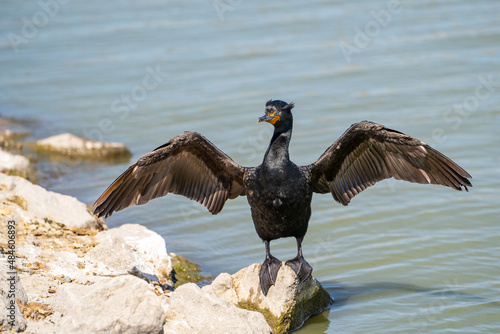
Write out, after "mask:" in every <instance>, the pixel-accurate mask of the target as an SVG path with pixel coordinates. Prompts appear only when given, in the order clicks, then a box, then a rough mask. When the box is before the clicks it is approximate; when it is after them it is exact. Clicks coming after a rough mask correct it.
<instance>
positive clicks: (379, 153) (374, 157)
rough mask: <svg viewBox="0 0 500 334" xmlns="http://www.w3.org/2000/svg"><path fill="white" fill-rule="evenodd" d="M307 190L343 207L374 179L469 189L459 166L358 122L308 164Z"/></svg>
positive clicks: (391, 133)
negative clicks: (309, 183) (309, 180)
mask: <svg viewBox="0 0 500 334" xmlns="http://www.w3.org/2000/svg"><path fill="white" fill-rule="evenodd" d="M307 167H308V168H310V170H311V176H312V182H313V185H312V186H313V190H314V192H317V193H322V194H324V193H327V192H330V193H332V195H333V198H334V199H335V200H336V201H338V202H340V203H342V204H343V205H347V204H349V202H350V201H351V198H353V197H354V196H356V195H357V194H359V193H360V192H362V191H363V190H365V189H366V188H368V187H369V186H372V185H374V184H375V183H376V182H378V181H381V180H384V179H388V178H390V177H394V178H395V179H398V180H405V181H409V182H415V183H421V184H440V185H443V186H448V187H451V188H453V189H456V190H462V187H464V188H465V190H467V187H472V184H471V183H470V182H469V180H468V179H469V178H471V176H470V175H469V174H468V173H467V172H466V171H465V170H463V169H462V168H461V167H460V166H458V165H457V164H456V163H454V162H453V161H452V160H451V159H449V158H447V157H446V156H444V155H443V154H441V153H440V152H438V151H436V150H435V149H433V148H432V147H430V146H428V145H427V144H425V143H424V142H422V141H420V140H418V139H417V138H414V137H410V136H407V135H405V134H403V133H401V132H398V131H395V130H391V129H388V128H386V127H384V126H383V125H380V124H376V123H372V122H368V121H363V122H359V123H356V124H353V125H352V126H351V127H350V128H349V129H348V130H347V131H346V132H345V133H344V134H343V135H342V136H341V137H340V138H339V139H338V140H337V141H336V142H335V143H334V144H333V145H332V146H330V147H329V148H328V149H327V150H326V151H325V153H323V155H321V156H320V157H319V159H318V160H317V161H316V162H314V163H313V164H311V165H309V166H307Z"/></svg>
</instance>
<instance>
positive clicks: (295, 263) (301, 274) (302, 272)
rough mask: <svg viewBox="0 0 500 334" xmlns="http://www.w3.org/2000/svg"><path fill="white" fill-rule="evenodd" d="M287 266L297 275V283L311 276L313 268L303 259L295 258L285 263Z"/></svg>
mask: <svg viewBox="0 0 500 334" xmlns="http://www.w3.org/2000/svg"><path fill="white" fill-rule="evenodd" d="M285 264H286V265H287V266H289V267H290V268H292V270H293V271H294V272H295V273H296V274H297V276H298V278H299V282H300V283H302V282H304V281H305V280H306V279H308V278H309V276H311V273H312V271H313V268H312V267H311V265H310V264H309V263H307V261H306V260H304V258H303V257H295V258H293V259H291V260H288V261H286V263H285Z"/></svg>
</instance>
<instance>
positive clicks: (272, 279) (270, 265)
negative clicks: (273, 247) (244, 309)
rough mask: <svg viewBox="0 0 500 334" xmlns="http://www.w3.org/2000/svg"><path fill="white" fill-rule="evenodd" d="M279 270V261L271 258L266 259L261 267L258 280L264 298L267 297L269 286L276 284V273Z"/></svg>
mask: <svg viewBox="0 0 500 334" xmlns="http://www.w3.org/2000/svg"><path fill="white" fill-rule="evenodd" d="M280 268H281V261H280V260H278V259H277V258H275V257H274V256H271V257H269V258H266V260H265V261H264V263H262V266H261V267H260V273H259V279H260V288H261V289H262V293H263V294H264V296H267V292H268V291H269V288H270V287H271V285H274V283H276V276H278V271H279V270H280Z"/></svg>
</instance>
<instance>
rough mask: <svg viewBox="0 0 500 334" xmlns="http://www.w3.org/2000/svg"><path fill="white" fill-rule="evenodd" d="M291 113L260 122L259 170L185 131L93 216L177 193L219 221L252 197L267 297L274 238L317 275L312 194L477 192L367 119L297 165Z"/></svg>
mask: <svg viewBox="0 0 500 334" xmlns="http://www.w3.org/2000/svg"><path fill="white" fill-rule="evenodd" d="M293 107H294V104H293V103H286V102H283V101H279V100H274V101H268V102H267V103H266V110H265V115H264V116H262V117H260V118H259V119H258V122H259V123H260V122H264V121H265V122H268V123H271V124H272V125H273V126H274V134H273V137H272V139H271V142H270V144H269V147H268V148H267V151H266V153H265V155H264V160H263V161H262V164H261V165H260V166H257V167H243V166H240V165H239V164H237V163H235V162H234V161H233V160H232V159H231V158H230V157H228V156H227V155H226V154H224V153H223V152H222V151H221V150H219V149H218V148H217V147H216V146H215V145H214V144H212V143H211V142H210V141H208V140H207V139H205V137H203V136H202V135H200V134H198V133H196V132H185V133H184V134H182V135H179V136H177V137H174V138H172V139H171V140H170V141H169V142H168V143H166V144H164V145H162V146H160V147H158V148H157V149H155V150H154V151H152V152H151V153H147V154H145V155H143V156H142V157H141V158H139V160H138V161H137V162H136V163H134V164H133V165H132V166H130V167H129V168H128V169H127V170H126V171H125V172H124V173H123V174H122V175H120V177H118V178H117V179H116V180H115V181H114V182H113V183H112V184H111V185H110V186H109V187H108V189H106V191H105V192H104V193H103V194H102V195H101V196H100V197H99V199H98V200H97V201H96V203H95V204H94V207H95V211H94V212H95V213H96V214H97V215H98V216H99V217H100V216H105V217H108V216H110V215H111V214H112V213H113V212H114V211H119V210H122V209H125V208H126V207H129V206H132V205H139V204H145V203H147V202H148V201H149V200H151V199H153V198H157V197H161V196H165V195H167V194H168V193H174V194H179V195H184V196H186V197H188V198H190V199H192V200H195V201H197V202H199V203H201V204H203V205H204V206H205V207H206V208H207V209H208V211H210V212H211V213H212V214H214V215H215V214H217V213H219V212H220V211H221V210H222V207H223V206H224V204H225V202H226V200H227V199H228V198H230V199H233V198H236V197H238V196H245V195H246V196H247V199H248V203H249V204H250V208H251V212H252V218H253V222H254V224H255V229H256V231H257V234H258V235H259V237H260V238H261V239H262V240H263V241H264V244H265V248H266V259H265V261H264V263H263V264H262V266H261V269H260V285H261V288H262V292H263V293H264V294H265V295H267V292H268V290H269V288H270V286H271V285H273V284H274V283H275V280H276V276H277V273H278V270H279V268H280V267H281V261H279V260H278V259H276V258H275V257H274V256H272V255H271V253H270V250H269V243H270V242H271V240H275V239H278V238H284V237H295V239H296V240H297V249H298V252H297V256H296V257H295V258H293V259H292V260H289V261H287V262H286V265H288V266H290V267H291V268H292V269H293V270H294V271H295V272H296V273H297V275H298V277H299V278H300V281H301V282H302V281H304V280H305V279H307V278H308V277H309V276H310V275H311V272H312V267H311V266H310V265H309V264H308V263H307V262H306V260H304V257H303V256H302V246H301V242H302V239H303V238H304V235H305V234H306V231H307V225H308V222H309V218H310V216H311V199H312V195H313V192H315V193H320V194H325V193H331V194H332V195H333V198H334V199H335V200H336V201H337V202H340V203H342V204H343V205H347V204H349V202H350V200H351V198H353V197H354V196H356V195H357V194H359V193H360V192H362V191H363V190H365V189H366V188H367V187H369V186H372V185H374V184H375V183H376V182H378V181H381V180H383V179H388V178H390V177H394V178H395V179H398V180H405V181H410V182H416V183H422V184H428V183H429V184H440V185H444V186H448V187H451V188H453V189H456V190H462V187H464V189H465V190H467V187H468V186H469V187H470V186H472V185H471V183H470V182H469V180H468V178H471V176H470V175H469V174H468V173H467V172H466V171H465V170H463V169H462V168H461V167H460V166H458V165H457V164H456V163H454V162H453V161H451V160H450V159H449V158H447V157H446V156H444V155H443V154H441V153H439V152H438V151H436V150H435V149H433V148H431V147H430V146H428V145H427V144H425V143H423V142H422V141H420V140H418V139H416V138H414V137H410V136H407V135H405V134H403V133H401V132H398V131H395V130H391V129H388V128H386V127H384V126H383V125H380V124H376V123H372V122H368V121H363V122H359V123H356V124H353V125H352V126H351V127H350V128H349V129H348V130H347V131H346V132H345V133H344V134H343V135H342V136H341V137H340V138H339V139H338V140H337V141H336V142H335V143H333V145H331V146H330V147H329V148H328V149H327V150H326V151H325V152H324V153H323V154H322V155H321V156H320V157H319V159H318V160H316V161H315V162H314V163H312V164H310V165H307V166H297V165H296V164H294V163H293V162H291V161H290V158H289V155H288V145H289V143H290V138H291V136H292V123H293V121H292V113H291V110H292V108H293Z"/></svg>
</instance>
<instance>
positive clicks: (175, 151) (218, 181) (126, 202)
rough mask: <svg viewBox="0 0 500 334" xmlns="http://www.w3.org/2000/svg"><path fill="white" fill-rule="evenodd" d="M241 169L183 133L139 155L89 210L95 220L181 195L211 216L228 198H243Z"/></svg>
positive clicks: (203, 141) (212, 147) (199, 139)
mask: <svg viewBox="0 0 500 334" xmlns="http://www.w3.org/2000/svg"><path fill="white" fill-rule="evenodd" d="M244 173H245V167H242V166H240V165H239V164H237V163H235V162H234V161H233V160H232V159H231V158H230V157H228V156H227V155H226V154H224V153H223V152H222V151H221V150H219V149H218V148H217V147H216V146H215V145H214V144H212V143H211V142H210V141H208V140H207V139H206V138H205V137H203V136H202V135H200V134H199V133H196V132H185V133H184V134H182V135H179V136H177V137H174V138H172V139H171V140H170V141H169V142H168V143H166V144H164V145H162V146H160V147H158V148H157V149H155V150H154V151H152V152H151V153H147V154H145V155H143V156H142V157H141V158H139V160H138V161H137V162H136V163H134V164H133V165H132V166H130V167H129V168H128V169H127V170H126V171H125V172H124V173H123V174H122V175H120V176H119V177H118V178H117V179H116V180H115V181H114V182H113V183H112V184H111V185H110V186H109V187H108V189H106V191H105V192H104V193H103V194H102V195H101V196H100V197H99V198H98V199H97V201H96V202H95V204H94V208H95V209H94V213H95V214H97V215H98V216H99V217H101V216H105V217H108V216H110V215H111V214H112V213H113V212H114V211H120V210H123V209H125V208H127V207H129V206H132V205H140V204H145V203H147V202H149V201H150V200H151V199H153V198H157V197H162V196H165V195H167V194H168V193H174V194H179V195H184V196H186V197H188V198H190V199H192V200H195V201H197V202H198V203H201V204H202V205H204V206H205V207H206V208H207V209H208V211H210V212H211V213H212V214H217V213H219V212H220V211H221V210H222V207H223V206H224V204H225V202H226V200H227V199H228V198H231V199H233V198H236V197H237V196H240V195H245V194H246V192H245V187H244V184H243V176H244Z"/></svg>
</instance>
